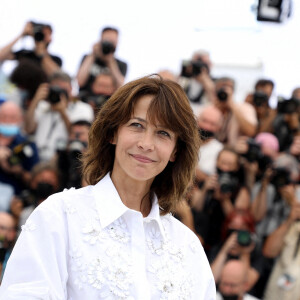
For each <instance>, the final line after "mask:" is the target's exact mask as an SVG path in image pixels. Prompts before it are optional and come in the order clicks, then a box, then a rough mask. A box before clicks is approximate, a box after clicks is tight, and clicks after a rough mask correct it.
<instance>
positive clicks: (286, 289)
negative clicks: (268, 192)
mask: <svg viewBox="0 0 300 300" xmlns="http://www.w3.org/2000/svg"><path fill="white" fill-rule="evenodd" d="M299 191H300V186H299V184H298V185H293V184H290V185H287V186H283V187H282V188H281V190H280V193H281V194H282V195H283V196H284V197H285V199H286V201H287V203H288V205H289V206H290V214H289V215H288V217H287V218H286V219H285V220H284V222H283V223H282V224H281V225H280V226H279V227H278V228H277V229H276V230H275V231H273V232H272V233H271V234H270V235H269V236H268V238H267V240H266V242H265V245H264V248H263V251H264V255H265V256H266V257H269V258H276V257H278V258H277V260H276V262H275V265H274V267H273V269H272V272H271V274H270V278H269V281H268V284H267V288H266V292H265V297H264V299H266V300H271V299H275V298H276V299H282V300H289V299H290V300H292V299H299V297H300V250H299V249H300V248H299V247H300V222H299V220H300V194H299Z"/></svg>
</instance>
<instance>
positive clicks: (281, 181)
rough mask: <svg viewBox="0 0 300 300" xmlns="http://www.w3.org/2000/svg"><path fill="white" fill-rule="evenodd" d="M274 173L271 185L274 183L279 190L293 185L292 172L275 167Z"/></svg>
mask: <svg viewBox="0 0 300 300" xmlns="http://www.w3.org/2000/svg"><path fill="white" fill-rule="evenodd" d="M272 171H273V172H272V177H271V180H270V183H272V184H273V185H274V186H275V187H276V188H277V189H278V188H281V187H283V186H285V185H288V184H290V183H292V180H291V178H290V172H289V171H288V170H287V169H286V168H283V167H274V168H273V169H272Z"/></svg>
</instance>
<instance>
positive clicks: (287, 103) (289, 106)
mask: <svg viewBox="0 0 300 300" xmlns="http://www.w3.org/2000/svg"><path fill="white" fill-rule="evenodd" d="M298 107H299V100H298V99H294V98H291V99H285V98H283V97H278V102H277V112H278V113H281V114H292V113H294V112H297V110H298Z"/></svg>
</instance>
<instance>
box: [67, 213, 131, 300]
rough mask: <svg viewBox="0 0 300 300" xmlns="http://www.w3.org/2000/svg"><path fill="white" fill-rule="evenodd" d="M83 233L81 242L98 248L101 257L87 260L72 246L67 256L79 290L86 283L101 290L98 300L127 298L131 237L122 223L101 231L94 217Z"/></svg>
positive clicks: (119, 222)
mask: <svg viewBox="0 0 300 300" xmlns="http://www.w3.org/2000/svg"><path fill="white" fill-rule="evenodd" d="M82 234H83V241H84V242H86V243H88V244H90V245H93V246H94V247H97V245H98V246H99V247H100V248H101V252H100V253H101V254H98V255H96V256H93V257H91V258H88V261H86V258H84V257H83V255H82V251H83V250H82V251H81V250H79V247H78V245H75V246H73V249H72V251H70V252H69V256H70V257H71V261H72V262H71V265H72V270H74V271H75V274H76V275H75V276H76V278H75V279H74V283H75V285H76V286H77V287H78V288H79V289H82V288H83V287H84V285H85V284H88V285H90V286H92V287H93V288H95V289H97V290H99V291H100V294H101V299H130V287H131V284H132V283H133V266H132V265H133V264H132V260H131V256H130V255H128V248H127V247H128V245H129V242H130V235H129V233H128V230H127V226H126V223H125V222H124V220H123V219H122V218H119V219H118V220H116V221H115V222H113V223H112V224H111V225H109V226H107V227H105V228H101V226H100V223H99V221H98V220H97V218H96V217H95V218H94V219H93V220H89V221H88V222H86V224H85V226H84V227H83V228H82ZM104 241H105V242H104ZM107 241H111V242H110V243H107ZM95 249H97V248H95ZM82 261H84V264H83V263H82Z"/></svg>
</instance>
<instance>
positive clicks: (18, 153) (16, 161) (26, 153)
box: [8, 143, 34, 166]
mask: <svg viewBox="0 0 300 300" xmlns="http://www.w3.org/2000/svg"><path fill="white" fill-rule="evenodd" d="M33 154H34V152H33V148H32V146H31V145H30V144H29V143H24V144H19V145H17V146H15V147H14V148H13V149H12V154H11V156H9V157H8V163H9V164H10V165H11V166H16V165H20V164H22V161H23V160H24V159H25V158H30V157H32V156H33Z"/></svg>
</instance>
